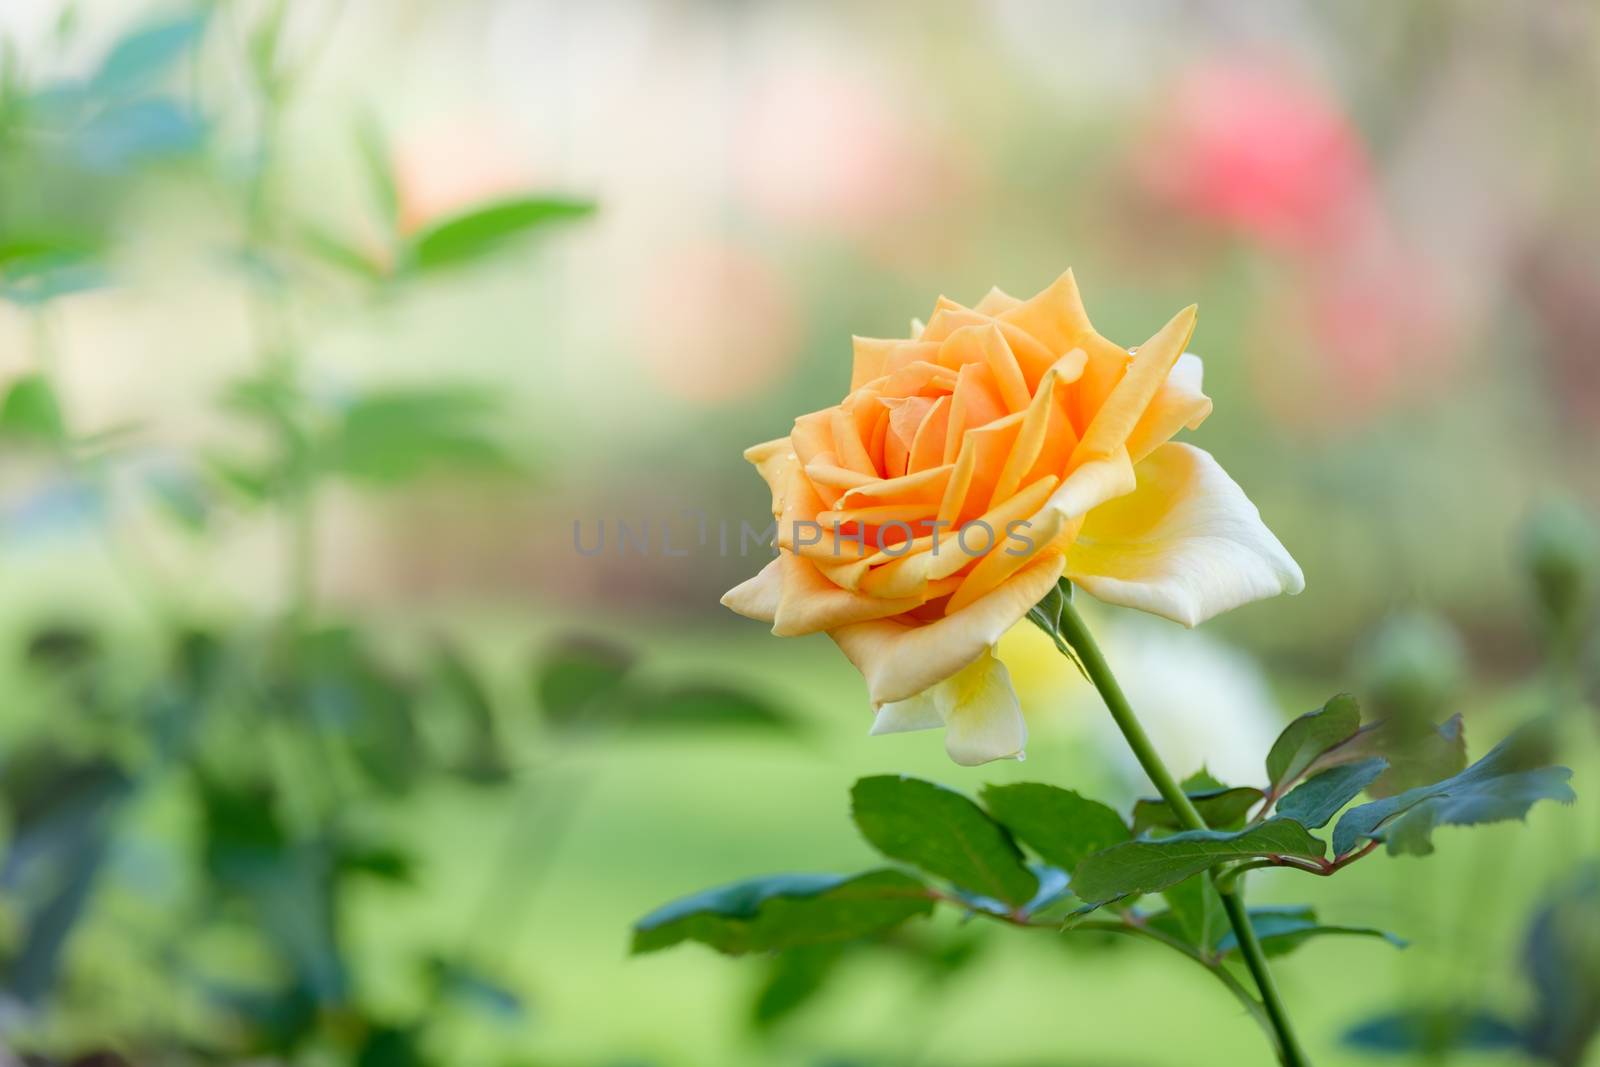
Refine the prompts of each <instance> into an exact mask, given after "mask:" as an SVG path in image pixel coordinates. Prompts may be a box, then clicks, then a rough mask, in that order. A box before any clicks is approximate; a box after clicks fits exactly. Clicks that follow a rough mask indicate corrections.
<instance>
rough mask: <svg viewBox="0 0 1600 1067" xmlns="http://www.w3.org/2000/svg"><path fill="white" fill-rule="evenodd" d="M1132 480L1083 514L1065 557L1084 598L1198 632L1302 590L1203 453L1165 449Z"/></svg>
mask: <svg viewBox="0 0 1600 1067" xmlns="http://www.w3.org/2000/svg"><path fill="white" fill-rule="evenodd" d="M1135 473H1136V477H1137V480H1138V484H1137V487H1136V488H1135V489H1134V491H1133V492H1132V493H1129V494H1127V495H1126V496H1123V497H1121V498H1119V499H1115V500H1111V501H1110V502H1108V503H1105V504H1102V505H1100V506H1099V507H1098V508H1096V509H1095V510H1094V511H1092V512H1090V513H1089V515H1088V518H1087V519H1086V520H1085V521H1084V524H1083V529H1082V531H1081V532H1080V533H1079V535H1078V538H1077V540H1076V541H1075V542H1074V543H1073V545H1072V546H1071V547H1070V548H1069V549H1068V550H1067V574H1068V576H1069V577H1071V578H1072V580H1073V581H1074V582H1076V583H1077V584H1078V585H1080V586H1082V587H1083V588H1084V590H1085V591H1087V592H1088V593H1090V594H1092V595H1093V596H1096V597H1098V598H1100V599H1101V600H1105V601H1108V602H1110V603H1112V604H1121V605H1123V606H1125V607H1130V608H1138V609H1140V610H1141V611H1148V612H1152V613H1153V614H1156V615H1161V616H1163V617H1165V618H1168V619H1172V620H1173V621H1174V622H1180V623H1183V624H1184V625H1185V626H1195V625H1198V624H1199V623H1202V622H1204V621H1205V620H1206V619H1209V618H1211V617H1212V616H1214V615H1217V614H1220V613H1221V612H1224V611H1228V610H1230V609H1232V608H1236V607H1238V606H1239V605H1241V604H1247V603H1249V602H1250V601H1252V600H1260V599H1262V598H1264V597H1269V596H1276V595H1277V594H1279V593H1298V592H1300V590H1301V589H1303V588H1305V577H1304V576H1303V575H1302V574H1301V572H1300V567H1299V565H1298V564H1296V563H1295V561H1294V559H1293V558H1292V557H1290V555H1289V553H1288V552H1287V551H1286V550H1285V549H1284V547H1283V545H1282V544H1280V543H1279V541H1278V539H1277V538H1276V537H1274V536H1273V535H1272V531H1270V530H1268V529H1267V528H1266V526H1265V525H1264V524H1263V523H1262V521H1261V513H1260V512H1259V511H1257V510H1256V506H1255V505H1254V504H1252V503H1250V501H1249V499H1247V498H1246V497H1245V495H1244V491H1243V490H1241V489H1240V488H1239V486H1238V485H1236V484H1235V483H1234V481H1233V479H1232V478H1229V477H1228V475H1227V474H1226V473H1225V472H1224V471H1223V469H1222V468H1221V467H1220V466H1218V465H1217V461H1216V460H1214V459H1212V458H1211V456H1210V455H1209V454H1208V453H1206V452H1203V451H1201V450H1200V449H1198V448H1195V447H1193V446H1192V445H1185V444H1172V443H1169V444H1165V445H1162V446H1161V447H1160V448H1157V449H1156V450H1155V451H1154V452H1152V453H1150V455H1149V456H1148V457H1146V459H1145V460H1144V461H1143V462H1142V463H1140V464H1139V466H1138V467H1137V468H1136V472H1135ZM1063 488H1065V487H1063ZM1060 492H1061V490H1057V495H1059V494H1060Z"/></svg>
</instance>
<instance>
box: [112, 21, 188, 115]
mask: <svg viewBox="0 0 1600 1067" xmlns="http://www.w3.org/2000/svg"><path fill="white" fill-rule="evenodd" d="M205 28H206V17H205V15H204V14H203V13H197V14H191V15H181V16H179V17H177V18H173V19H166V20H163V21H161V22H153V23H149V24H146V25H143V26H139V27H137V28H135V29H134V30H133V31H132V32H131V33H128V34H127V35H125V36H124V37H122V38H121V39H120V40H118V41H117V43H116V44H115V45H114V46H112V49H111V51H110V52H109V53H107V54H106V57H105V59H103V60H102V61H101V63H100V69H99V70H97V71H96V72H95V75H94V78H93V80H92V82H91V87H92V89H93V90H94V91H95V92H97V93H101V94H104V95H108V96H120V95H125V94H127V93H132V92H136V91H138V90H141V89H144V88H146V87H148V86H149V85H150V84H151V83H152V82H154V81H155V80H156V79H157V78H160V77H161V76H162V75H163V74H165V73H166V72H167V71H168V70H170V69H171V68H172V67H173V65H174V64H176V63H177V62H178V60H180V59H182V58H183V56H184V55H185V54H186V53H188V52H190V51H191V50H193V49H194V47H195V46H196V45H198V44H199V43H200V39H201V38H202V37H203V36H204V35H205Z"/></svg>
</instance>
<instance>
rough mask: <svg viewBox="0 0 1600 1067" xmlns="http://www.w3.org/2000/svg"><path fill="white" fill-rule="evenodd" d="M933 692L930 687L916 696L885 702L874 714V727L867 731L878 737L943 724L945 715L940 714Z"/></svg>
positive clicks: (929, 728)
mask: <svg viewBox="0 0 1600 1067" xmlns="http://www.w3.org/2000/svg"><path fill="white" fill-rule="evenodd" d="M935 688H937V687H935ZM933 694H934V690H933V689H929V690H927V691H926V692H922V693H918V694H917V695H916V696H914V697H908V698H907V699H905V700H896V701H895V702H894V703H892V704H885V705H884V706H883V707H881V708H879V709H878V713H877V715H875V716H873V719H872V729H870V730H868V731H867V733H868V734H870V735H872V736H874V737H876V736H878V735H879V734H903V733H910V732H911V731H913V730H933V729H936V728H938V727H940V726H943V725H944V716H943V715H940V714H939V705H938V703H937V702H936V701H935V700H934V699H933Z"/></svg>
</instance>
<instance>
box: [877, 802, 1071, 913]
mask: <svg viewBox="0 0 1600 1067" xmlns="http://www.w3.org/2000/svg"><path fill="white" fill-rule="evenodd" d="M850 799H851V814H852V815H853V816H854V818H855V823H856V827H857V828H858V829H859V830H860V831H861V836H863V837H865V838H866V839H867V841H868V842H869V843H870V844H871V845H872V846H873V847H874V848H876V849H877V850H878V851H879V852H881V853H883V854H884V855H885V856H888V857H889V858H890V859H896V860H901V861H903V862H905V863H909V864H911V865H912V866H915V867H919V868H921V869H922V870H924V871H926V872H928V873H929V874H932V875H935V876H937V877H940V878H945V879H948V880H949V881H951V882H954V883H955V884H956V885H958V886H960V887H961V888H962V889H965V890H967V891H969V892H971V893H976V894H978V895H980V896H985V897H990V898H993V899H994V900H997V901H1001V902H1003V903H1005V904H1008V905H1010V906H1011V907H1013V908H1021V907H1023V906H1024V905H1026V904H1027V903H1028V902H1029V901H1031V900H1033V898H1034V896H1035V895H1036V894H1037V893H1038V892H1039V880H1038V878H1036V877H1035V876H1034V873H1033V872H1032V871H1030V870H1029V869H1028V867H1027V864H1025V863H1024V862H1023V858H1022V852H1021V850H1019V849H1018V848H1017V846H1016V843H1015V842H1013V841H1012V840H1011V835H1010V834H1009V833H1007V832H1006V830H1005V828H1004V827H1002V826H1001V825H1000V824H999V823H997V822H995V821H994V820H993V819H991V818H990V817H989V816H988V815H986V814H985V813H984V811H983V809H982V808H980V807H978V805H976V804H974V803H973V802H972V801H971V800H969V799H967V798H966V797H965V796H963V795H962V794H960V793H958V792H956V791H955V790H953V789H947V788H945V787H944V786H942V785H936V784H934V783H933V782H927V781H923V780H922V779H920V778H908V777H905V776H902V775H878V776H876V777H872V778H863V779H861V780H860V781H858V782H856V784H855V786H854V788H852V789H851V791H850Z"/></svg>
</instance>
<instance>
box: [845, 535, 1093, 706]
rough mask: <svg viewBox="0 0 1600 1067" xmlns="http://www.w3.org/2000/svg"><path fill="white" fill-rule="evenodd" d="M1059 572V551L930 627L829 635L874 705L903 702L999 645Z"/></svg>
mask: <svg viewBox="0 0 1600 1067" xmlns="http://www.w3.org/2000/svg"><path fill="white" fill-rule="evenodd" d="M1062 567H1063V561H1062V558H1061V554H1060V553H1059V552H1049V553H1042V554H1041V555H1040V556H1039V558H1038V559H1035V560H1034V561H1033V562H1032V563H1030V564H1029V565H1028V566H1026V567H1024V568H1023V569H1022V570H1021V571H1019V572H1017V574H1016V576H1015V577H1013V578H1012V579H1011V581H1009V582H1007V583H1006V584H1005V585H1003V586H1001V587H1000V588H998V589H996V590H994V591H993V592H992V593H990V594H988V595H987V596H985V597H982V598H980V599H979V600H977V601H975V602H974V603H973V604H971V605H970V606H968V607H967V608H965V609H964V610H962V611H958V612H956V613H954V614H952V615H946V616H945V617H944V618H941V619H938V620H936V621H934V622H929V623H924V624H922V625H920V626H919V625H912V624H910V623H906V622H902V621H900V620H897V619H888V618H885V619H876V620H872V621H869V622H863V623H856V624H853V625H848V626H841V627H838V628H836V629H833V630H830V631H829V633H828V636H830V637H832V638H833V639H834V641H835V642H836V643H837V644H838V645H839V647H840V649H842V650H843V651H844V654H845V655H846V656H847V657H849V659H850V662H852V663H854V664H855V665H856V668H857V669H858V670H859V671H861V674H862V676H863V677H864V678H866V680H867V692H868V694H869V695H870V696H871V698H872V703H873V705H874V706H881V705H883V704H887V703H891V702H893V701H896V700H905V699H906V698H907V697H911V696H915V695H916V694H918V693H920V692H922V691H923V690H924V689H927V688H928V687H930V686H932V685H935V684H937V683H939V682H942V681H943V680H944V679H946V678H948V677H950V676H951V675H953V674H955V673H956V672H957V671H959V670H960V669H961V668H963V667H965V666H966V665H967V664H969V663H971V662H972V661H973V660H975V659H977V658H978V656H979V655H980V654H982V653H983V651H984V650H985V649H987V648H989V647H990V646H991V645H993V644H994V643H995V642H996V641H998V640H1000V636H1001V635H1002V634H1004V633H1005V632H1006V631H1007V630H1008V629H1010V628H1011V626H1012V625H1013V624H1014V623H1016V621H1017V620H1018V619H1020V618H1022V617H1023V616H1024V615H1026V614H1027V613H1028V609H1030V608H1032V607H1033V606H1034V605H1035V604H1037V603H1038V602H1039V600H1040V599H1041V598H1042V597H1043V596H1044V595H1045V593H1046V592H1048V591H1049V589H1050V587H1051V586H1053V585H1055V583H1056V579H1058V578H1060V577H1061V571H1062ZM819 577H820V576H819Z"/></svg>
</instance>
